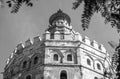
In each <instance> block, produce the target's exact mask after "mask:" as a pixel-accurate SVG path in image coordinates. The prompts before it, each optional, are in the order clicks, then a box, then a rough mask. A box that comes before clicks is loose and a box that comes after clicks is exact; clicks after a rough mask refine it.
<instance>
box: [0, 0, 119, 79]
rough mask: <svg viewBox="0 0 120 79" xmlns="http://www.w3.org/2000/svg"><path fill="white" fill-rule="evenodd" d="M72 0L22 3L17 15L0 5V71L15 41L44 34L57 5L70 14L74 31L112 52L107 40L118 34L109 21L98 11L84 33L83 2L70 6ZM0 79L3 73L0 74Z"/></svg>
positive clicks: (113, 39)
mask: <svg viewBox="0 0 120 79" xmlns="http://www.w3.org/2000/svg"><path fill="white" fill-rule="evenodd" d="M74 1H75V0H38V1H37V2H36V1H34V6H33V7H32V8H29V7H25V6H23V7H22V8H21V9H20V11H19V12H18V13H17V14H11V13H10V12H9V9H8V8H7V7H4V8H0V72H3V70H4V67H5V65H6V60H7V58H8V57H9V56H10V54H11V53H12V51H13V50H14V49H15V47H16V46H17V44H18V43H21V42H22V43H24V41H25V40H27V39H28V38H31V39H32V38H33V37H35V36H38V35H40V36H41V37H42V34H43V33H44V30H45V29H46V28H48V24H49V23H48V21H49V17H50V16H51V15H52V14H53V13H55V12H57V10H58V9H59V8H60V9H62V10H63V12H65V13H67V14H68V15H69V16H70V17H71V21H72V22H71V25H72V26H73V28H74V30H75V31H77V32H79V33H81V34H82V35H83V36H84V35H86V36H88V37H89V38H90V39H91V40H96V41H97V42H98V43H102V44H104V46H105V47H106V49H107V51H108V52H109V53H110V54H111V53H112V52H113V51H114V50H113V49H112V48H111V47H110V46H109V45H108V43H107V42H108V41H115V42H118V37H119V35H118V34H117V31H116V30H115V29H112V28H111V26H110V24H107V25H105V24H104V19H103V18H102V17H101V15H100V14H95V15H94V16H93V17H92V20H91V23H90V26H89V29H88V30H86V31H85V32H84V31H82V28H81V21H80V20H81V14H82V11H83V5H81V6H80V7H79V8H78V9H76V10H73V9H72V2H74ZM0 79H2V75H1V74H0Z"/></svg>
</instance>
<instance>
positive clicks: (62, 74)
mask: <svg viewBox="0 0 120 79" xmlns="http://www.w3.org/2000/svg"><path fill="white" fill-rule="evenodd" d="M60 79H67V72H66V71H65V70H63V71H61V73H60Z"/></svg>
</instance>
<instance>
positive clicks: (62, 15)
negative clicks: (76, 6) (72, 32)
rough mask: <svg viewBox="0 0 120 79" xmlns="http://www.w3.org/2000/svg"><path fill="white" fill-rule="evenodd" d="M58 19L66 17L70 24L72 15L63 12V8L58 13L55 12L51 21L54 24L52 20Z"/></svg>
mask: <svg viewBox="0 0 120 79" xmlns="http://www.w3.org/2000/svg"><path fill="white" fill-rule="evenodd" d="M58 19H65V20H67V22H68V23H69V24H70V22H71V19H70V17H69V16H68V15H67V14H66V13H63V12H62V10H61V9H59V10H58V11H57V12H56V13H54V14H53V15H52V16H51V17H50V19H49V23H50V24H51V25H52V22H53V21H55V20H58Z"/></svg>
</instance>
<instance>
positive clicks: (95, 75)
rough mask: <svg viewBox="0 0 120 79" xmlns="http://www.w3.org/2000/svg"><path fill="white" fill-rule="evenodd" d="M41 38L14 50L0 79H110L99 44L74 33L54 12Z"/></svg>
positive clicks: (108, 65)
mask: <svg viewBox="0 0 120 79" xmlns="http://www.w3.org/2000/svg"><path fill="white" fill-rule="evenodd" d="M49 24H50V25H49V26H48V28H47V29H46V31H45V33H44V34H43V37H42V38H40V37H39V36H37V37H35V38H34V39H33V41H31V40H30V39H28V40H27V41H25V45H23V44H22V43H20V44H18V45H17V46H16V49H15V51H14V52H13V53H12V54H11V56H10V58H8V60H7V64H6V66H5V68H4V73H3V79H88V78H89V79H112V78H113V76H112V74H113V72H114V71H113V69H112V66H111V59H110V57H109V54H108V52H107V51H106V49H105V48H104V46H103V45H102V44H98V43H97V42H96V41H95V40H94V41H91V40H90V39H89V38H88V37H87V36H82V35H81V34H80V33H78V32H75V31H74V30H73V28H72V26H71V19H70V17H69V16H68V15H67V14H66V13H64V12H62V11H61V10H58V11H57V12H56V13H54V14H53V15H52V16H51V17H50V19H49Z"/></svg>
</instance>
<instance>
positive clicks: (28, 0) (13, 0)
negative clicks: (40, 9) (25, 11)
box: [6, 0, 33, 13]
mask: <svg viewBox="0 0 120 79" xmlns="http://www.w3.org/2000/svg"><path fill="white" fill-rule="evenodd" d="M6 3H7V4H8V7H9V8H11V13H17V12H18V11H19V9H20V7H21V6H22V5H23V4H25V5H26V6H30V7H32V6H33V3H32V0H7V1H6Z"/></svg>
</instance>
